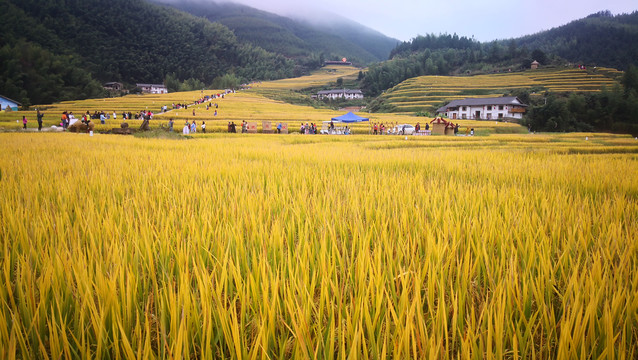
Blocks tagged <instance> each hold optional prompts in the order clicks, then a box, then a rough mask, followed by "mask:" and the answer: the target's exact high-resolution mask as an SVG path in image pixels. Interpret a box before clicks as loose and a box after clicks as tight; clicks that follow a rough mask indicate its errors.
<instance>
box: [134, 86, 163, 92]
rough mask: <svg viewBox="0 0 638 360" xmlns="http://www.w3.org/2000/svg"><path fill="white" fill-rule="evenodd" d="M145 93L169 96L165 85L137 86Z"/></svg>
mask: <svg viewBox="0 0 638 360" xmlns="http://www.w3.org/2000/svg"><path fill="white" fill-rule="evenodd" d="M135 86H137V87H138V88H140V89H141V90H142V92H144V93H149V94H168V89H166V86H165V85H163V84H136V85H135Z"/></svg>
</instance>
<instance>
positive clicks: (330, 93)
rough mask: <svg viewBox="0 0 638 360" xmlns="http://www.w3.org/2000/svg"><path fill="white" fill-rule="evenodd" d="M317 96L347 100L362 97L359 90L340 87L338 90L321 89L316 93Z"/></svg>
mask: <svg viewBox="0 0 638 360" xmlns="http://www.w3.org/2000/svg"><path fill="white" fill-rule="evenodd" d="M317 97H318V98H319V99H331V100H334V99H338V98H343V99H347V100H353V99H363V93H362V92H361V90H350V89H340V90H321V91H319V92H318V93H317Z"/></svg>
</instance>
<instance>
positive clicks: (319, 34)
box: [151, 0, 399, 65]
mask: <svg viewBox="0 0 638 360" xmlns="http://www.w3.org/2000/svg"><path fill="white" fill-rule="evenodd" d="M151 1H154V2H156V3H160V4H164V5H168V6H173V7H175V8H177V9H180V10H183V11H186V12H188V13H191V14H193V15H196V16H200V17H204V18H206V19H208V20H210V21H213V22H218V23H221V24H223V25H225V26H227V27H228V28H230V29H231V30H232V31H233V32H234V33H235V35H236V36H237V37H238V38H239V39H241V40H243V41H247V42H250V43H251V44H253V45H255V46H259V47H261V48H263V49H265V50H267V51H272V52H276V53H279V54H282V55H284V56H288V57H292V58H297V59H304V58H305V59H315V58H317V57H320V58H321V59H322V60H336V59H341V58H342V57H346V58H348V59H349V60H352V61H353V62H354V63H356V64H359V65H367V64H370V63H373V62H377V61H382V60H385V59H387V58H388V55H389V54H390V51H392V49H393V48H394V47H395V46H396V45H397V44H398V43H399V40H397V39H393V38H390V37H388V36H385V35H383V34H382V33H380V32H378V31H376V30H374V29H371V28H369V27H366V26H364V25H361V24H359V23H356V22H354V21H352V20H349V19H347V18H345V17H343V16H341V15H337V14H334V13H330V12H325V11H319V12H317V13H314V14H313V15H314V16H309V15H305V14H302V13H298V14H296V15H294V16H283V15H278V14H275V13H270V12H267V11H263V10H259V9H255V8H252V7H250V6H246V5H241V4H238V3H233V2H215V1H202V0H186V1H178V2H176V1H171V0H151ZM300 61H301V62H302V63H304V60H300Z"/></svg>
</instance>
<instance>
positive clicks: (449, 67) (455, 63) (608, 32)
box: [364, 12, 638, 96]
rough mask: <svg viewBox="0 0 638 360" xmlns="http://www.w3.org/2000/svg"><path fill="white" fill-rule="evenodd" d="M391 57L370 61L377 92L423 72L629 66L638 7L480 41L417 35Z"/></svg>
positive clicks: (371, 88) (637, 38)
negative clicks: (535, 64)
mask: <svg viewBox="0 0 638 360" xmlns="http://www.w3.org/2000/svg"><path fill="white" fill-rule="evenodd" d="M390 58H391V60H389V61H386V62H383V63H379V64H374V65H373V66H370V68H369V70H368V72H367V73H366V76H365V79H364V88H365V90H366V92H367V94H368V95H373V96H376V95H378V94H380V93H382V92H383V91H385V90H387V89H389V88H392V87H393V86H395V85H397V84H399V83H401V82H402V81H404V80H406V79H409V78H412V77H415V76H423V75H444V76H447V75H467V74H471V75H477V74H490V73H497V72H508V71H518V70H526V69H529V68H530V64H531V63H532V61H533V60H537V61H538V62H540V64H541V65H542V66H547V65H554V66H565V65H569V64H571V65H572V66H575V65H577V64H584V65H586V66H587V67H589V68H591V67H594V66H597V67H607V68H616V69H620V70H627V69H628V68H629V66H630V65H632V64H633V65H638V12H634V13H632V14H624V15H617V16H612V15H611V14H609V13H608V12H603V13H599V14H594V15H592V16H590V17H587V18H585V19H581V20H577V21H573V22H571V23H569V24H567V25H564V26H561V27H559V28H555V29H552V30H549V31H543V32H540V33H538V34H534V35H530V36H526V37H522V38H519V39H509V40H502V41H492V42H489V43H481V42H479V41H476V40H474V39H473V38H468V37H465V36H459V35H457V34H453V35H450V34H439V35H434V34H429V35H425V36H417V37H416V38H414V39H412V40H411V41H407V42H403V43H401V44H400V45H398V46H397V47H396V48H395V49H394V50H393V51H392V53H391V55H390Z"/></svg>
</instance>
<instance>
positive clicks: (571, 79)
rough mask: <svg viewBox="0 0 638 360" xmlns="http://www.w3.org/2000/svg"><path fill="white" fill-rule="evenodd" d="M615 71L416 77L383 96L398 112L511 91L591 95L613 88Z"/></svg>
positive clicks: (565, 70) (430, 108)
mask: <svg viewBox="0 0 638 360" xmlns="http://www.w3.org/2000/svg"><path fill="white" fill-rule="evenodd" d="M620 74H621V72H620V71H618V70H615V69H608V68H597V69H596V70H595V71H594V70H580V69H571V68H570V69H539V70H529V71H525V72H519V73H502V74H490V75H477V76H420V77H415V78H412V79H408V80H406V81H404V82H402V83H401V84H399V85H397V86H395V87H394V88H393V89H391V90H389V91H387V92H386V94H384V95H383V96H384V97H385V98H386V99H388V100H389V102H390V103H391V104H393V105H395V106H396V107H397V108H398V109H399V111H401V112H413V111H433V110H435V109H436V108H437V107H438V106H440V105H441V104H442V103H444V102H448V101H452V100H457V99H465V98H468V97H495V96H502V95H503V94H505V93H506V92H509V91H511V90H514V89H529V88H537V89H539V90H542V91H546V90H547V91H553V92H591V91H600V90H601V89H602V88H603V87H612V86H614V85H616V84H617V83H618V82H617V80H616V79H617V78H618V77H619V76H620Z"/></svg>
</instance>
